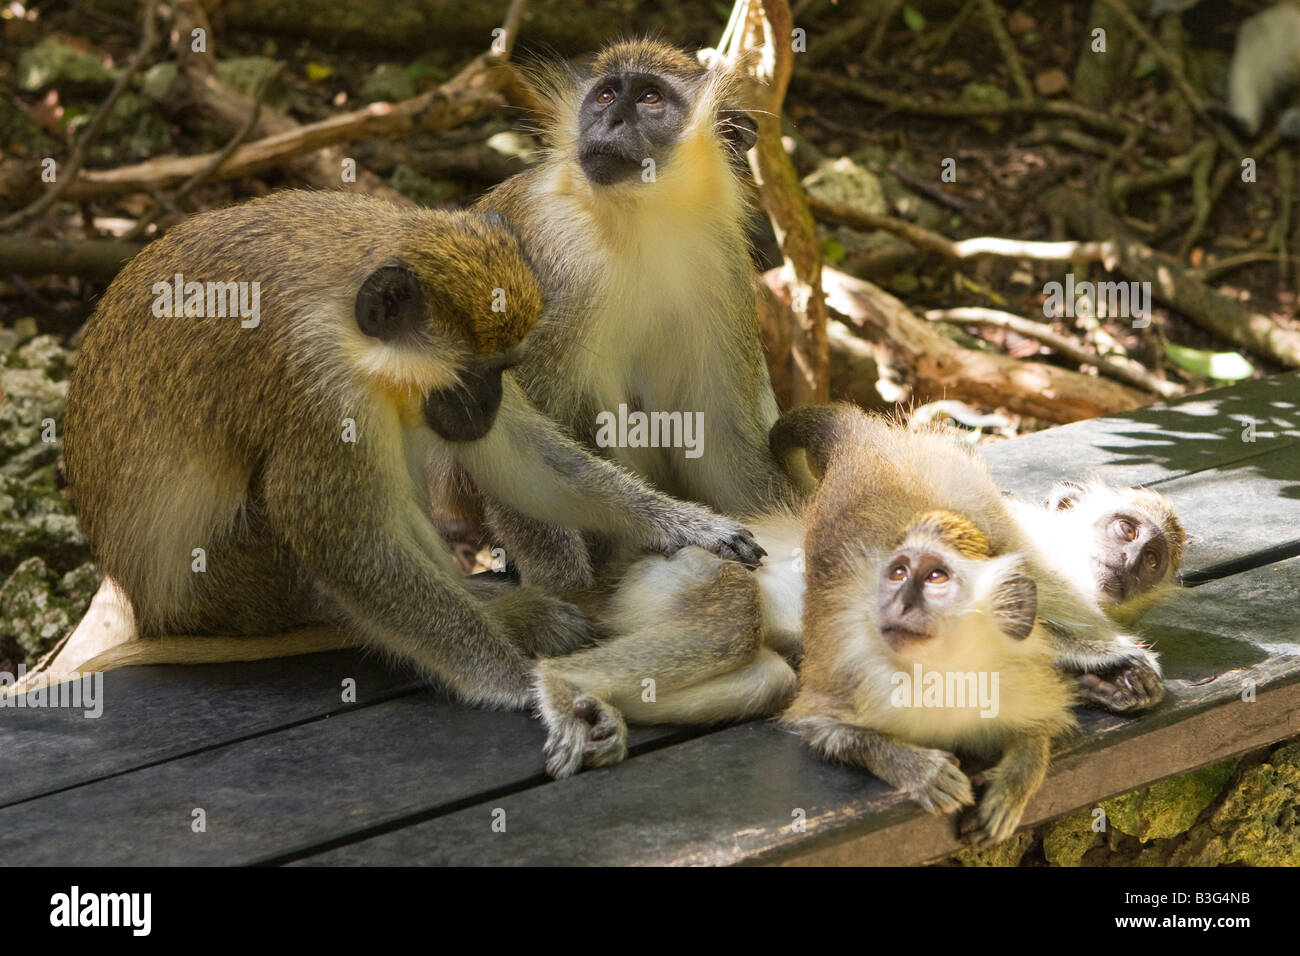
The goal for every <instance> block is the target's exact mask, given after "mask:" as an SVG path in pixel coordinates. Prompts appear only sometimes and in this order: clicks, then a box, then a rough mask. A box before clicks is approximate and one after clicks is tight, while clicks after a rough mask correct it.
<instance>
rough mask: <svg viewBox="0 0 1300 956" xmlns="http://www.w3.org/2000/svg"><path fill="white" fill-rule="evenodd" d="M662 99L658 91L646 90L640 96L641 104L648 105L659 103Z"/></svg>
mask: <svg viewBox="0 0 1300 956" xmlns="http://www.w3.org/2000/svg"><path fill="white" fill-rule="evenodd" d="M663 98H664V97H663V94H662V93H660V92H659V91H658V90H646V91H645V92H644V93H642V94H641V102H642V103H650V104H652V105H653V104H655V103H658V102H660V101H661V100H662V99H663Z"/></svg>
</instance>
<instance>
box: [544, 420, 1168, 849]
mask: <svg viewBox="0 0 1300 956" xmlns="http://www.w3.org/2000/svg"><path fill="white" fill-rule="evenodd" d="M772 446H773V451H774V453H775V454H776V455H777V456H778V458H784V457H786V456H788V455H789V454H791V453H793V452H795V451H797V450H800V449H803V450H805V451H806V452H807V454H808V456H809V458H810V459H811V460H812V463H813V465H814V466H815V469H814V470H816V471H818V472H820V473H821V474H822V476H823V477H822V481H821V484H820V485H819V487H818V489H817V491H816V492H815V493H814V494H813V496H812V497H811V498H810V499H809V501H808V503H807V504H806V505H805V507H804V508H803V509H801V510H798V511H779V512H774V513H769V514H766V515H760V516H757V517H756V518H754V519H753V520H751V521H750V522H749V525H750V527H752V528H753V529H754V531H755V536H756V539H757V540H758V542H759V544H760V545H762V546H763V547H764V548H765V549H766V550H767V551H768V555H769V557H768V560H767V562H766V563H765V564H764V565H763V566H762V567H761V568H760V569H759V570H758V572H757V573H756V574H751V573H749V572H746V571H745V570H744V569H743V568H740V567H737V566H734V565H726V564H724V563H722V562H720V561H718V560H717V559H716V558H714V557H713V556H711V555H708V554H705V553H703V552H701V551H698V550H696V549H685V550H683V551H680V552H678V553H677V554H676V555H674V556H673V557H671V558H666V559H665V558H642V559H639V560H637V561H635V562H634V563H632V564H631V565H630V567H629V568H628V570H627V571H626V573H625V574H624V575H623V577H622V578H621V580H620V581H619V582H618V583H617V585H616V586H615V587H614V588H613V591H612V594H611V595H610V596H609V597H608V599H607V601H606V605H605V607H604V608H603V610H600V611H599V612H598V614H597V619H598V622H599V624H600V626H601V629H602V630H605V631H607V632H611V633H612V634H613V635H614V637H613V639H612V640H609V641H607V642H605V643H603V644H601V645H599V646H597V647H595V648H591V649H587V650H583V651H579V652H577V653H575V654H571V655H568V656H565V657H560V658H554V659H548V660H544V661H542V662H541V663H540V664H539V665H538V667H537V690H538V701H539V707H540V709H541V713H542V716H543V719H544V720H545V721H546V723H547V726H548V729H549V731H550V734H549V737H548V740H547V745H546V753H547V757H548V765H547V766H548V770H549V771H550V772H551V773H552V774H554V775H556V776H565V775H567V774H570V773H573V772H575V771H577V770H579V769H582V768H584V767H592V766H602V765H606V764H609V763H613V762H617V761H618V760H620V759H622V757H623V756H624V755H625V753H626V726H625V721H626V720H627V719H631V720H633V721H636V722H645V723H663V722H673V723H676V722H683V723H697V722H712V721H719V720H730V719H738V718H743V717H750V716H759V715H771V714H775V713H777V712H778V711H780V710H781V709H782V708H783V707H785V706H786V705H787V704H788V705H789V706H788V709H786V710H785V713H784V715H783V717H782V719H783V721H784V722H785V723H786V724H787V725H788V726H791V727H792V728H794V729H795V730H797V731H798V732H799V733H800V734H802V735H803V736H804V737H805V738H806V739H807V740H808V742H809V744H810V746H811V747H812V748H813V749H814V750H815V751H816V752H818V753H819V754H821V755H823V756H825V757H828V758H830V759H832V760H837V761H841V762H846V763H854V764H857V765H860V766H863V767H866V768H867V769H869V770H871V771H872V772H873V773H875V774H876V775H877V776H879V777H881V778H882V779H884V780H885V781H887V782H889V783H890V784H892V785H893V786H895V787H898V788H900V789H902V790H903V791H905V792H907V793H908V794H910V795H911V796H913V797H914V798H916V799H917V800H918V802H920V803H921V804H922V805H923V806H925V807H926V808H927V809H929V810H931V811H933V812H942V813H947V812H952V811H955V810H957V809H958V808H960V807H962V806H966V805H969V804H971V803H972V802H973V799H974V798H973V793H972V790H971V784H970V781H969V780H968V779H967V777H966V776H965V775H964V774H963V773H962V772H961V770H960V769H959V768H958V766H957V763H956V760H955V758H954V757H953V755H952V754H951V753H950V752H949V751H950V750H951V749H953V748H961V749H967V750H974V751H984V752H995V753H1001V754H1002V759H1001V761H1000V762H999V763H998V765H997V766H996V767H995V768H994V769H993V770H992V771H991V772H990V778H991V781H992V782H991V783H990V785H989V788H988V791H987V792H986V794H985V796H984V798H983V799H982V800H981V801H980V803H979V805H978V806H977V807H976V809H975V811H974V813H973V814H972V815H971V816H970V817H969V818H968V821H967V824H966V827H967V834H968V836H969V838H970V839H971V840H972V841H973V842H977V843H980V842H991V841H997V840H1001V839H1005V838H1006V837H1007V836H1009V835H1010V833H1011V832H1013V831H1014V829H1015V826H1016V824H1017V823H1018V821H1019V819H1020V816H1021V813H1022V812H1023V809H1024V806H1025V804H1026V802H1027V801H1028V799H1029V797H1030V796H1031V795H1032V794H1033V792H1034V791H1035V790H1036V789H1037V787H1038V785H1039V784H1040V783H1041V781H1042V778H1043V775H1044V773H1045V772H1046V768H1047V760H1048V752H1049V744H1050V741H1051V739H1052V737H1053V736H1054V735H1056V734H1058V733H1060V732H1061V731H1063V730H1065V729H1066V728H1068V727H1070V726H1071V725H1072V723H1073V720H1072V717H1071V715H1070V712H1069V709H1068V708H1069V704H1070V703H1071V702H1072V699H1073V698H1074V696H1075V695H1076V694H1077V695H1078V696H1079V697H1082V698H1083V699H1086V700H1090V701H1093V702H1096V703H1099V704H1101V705H1103V706H1106V707H1108V708H1109V709H1112V710H1116V711H1120V712H1129V711H1135V710H1140V709H1142V708H1144V707H1147V706H1150V705H1151V704H1154V703H1155V702H1156V701H1158V700H1159V699H1160V696H1161V694H1162V688H1161V682H1160V671H1159V665H1158V663H1157V661H1156V657H1155V655H1154V654H1152V653H1151V652H1150V651H1148V650H1147V649H1145V648H1144V647H1142V646H1141V645H1140V644H1139V643H1138V642H1136V641H1134V640H1133V639H1132V638H1130V637H1128V636H1126V635H1124V634H1122V633H1121V632H1120V631H1119V630H1118V629H1117V627H1116V625H1115V624H1114V623H1113V621H1112V620H1111V618H1110V617H1109V616H1108V614H1107V613H1106V611H1107V609H1108V608H1110V607H1114V606H1116V605H1115V602H1116V601H1118V602H1119V603H1120V606H1122V605H1123V604H1124V603H1126V602H1131V601H1136V600H1145V601H1149V600H1151V598H1152V597H1153V596H1155V595H1157V594H1159V593H1162V592H1164V591H1165V590H1167V589H1168V587H1169V586H1170V584H1171V582H1172V581H1173V579H1174V573H1175V572H1176V569H1177V565H1178V562H1179V560H1180V558H1181V553H1182V548H1183V545H1184V542H1185V535H1184V533H1183V531H1182V527H1181V525H1180V524H1179V523H1178V520H1177V518H1176V517H1175V516H1174V514H1173V512H1172V510H1170V509H1169V508H1168V505H1167V504H1166V503H1165V502H1164V501H1163V499H1161V498H1160V497H1159V496H1157V495H1155V494H1153V493H1151V492H1146V491H1129V490H1117V489H1110V488H1107V487H1106V486H1103V485H1094V486H1093V487H1092V488H1091V489H1082V488H1080V487H1079V486H1072V485H1071V486H1061V487H1059V488H1058V489H1057V490H1056V492H1055V493H1054V496H1053V499H1052V501H1051V502H1049V505H1048V506H1047V507H1030V506H1026V505H1020V504H1013V503H1012V502H1010V501H1009V500H1008V499H1006V498H1005V497H1004V496H1003V495H1002V494H1001V493H1000V492H999V491H998V489H997V488H996V486H995V485H994V483H993V481H992V478H991V477H990V476H989V474H988V471H987V469H986V468H985V466H984V464H983V462H982V460H980V459H979V458H978V456H977V455H976V454H975V453H974V452H973V450H971V449H970V448H969V446H966V445H962V444H958V443H956V442H954V441H953V440H951V439H949V438H947V437H945V436H943V435H941V434H940V433H939V432H937V431H933V430H928V431H920V432H911V431H908V430H906V429H905V428H904V427H902V426H900V425H896V424H893V423H890V422H887V421H885V420H884V419H882V418H880V417H877V416H871V415H867V414H865V413H863V412H862V411H860V410H858V409H856V408H854V407H852V406H848V405H835V406H821V407H815V408H803V409H796V410H795V411H793V412H790V413H788V414H787V415H786V416H784V417H783V418H782V419H781V420H780V421H778V423H777V425H776V427H775V428H774V429H773V432H772ZM1067 502H1068V504H1067ZM1049 529H1050V533H1048V530H1049ZM1049 541H1050V543H1051V545H1052V548H1051V550H1052V551H1053V552H1054V553H1055V552H1057V551H1060V550H1061V549H1062V545H1064V550H1065V551H1071V550H1075V551H1078V552H1079V555H1078V560H1076V559H1075V558H1074V557H1073V556H1068V555H1067V556H1065V557H1059V556H1058V557H1053V556H1049V555H1048V553H1047V551H1046V550H1044V548H1043V545H1045V544H1047V543H1049ZM787 556H790V557H787ZM800 653H802V662H801V663H800V664H799V671H798V676H797V678H796V673H795V670H794V668H793V666H792V665H791V664H790V663H789V662H788V660H787V658H797V657H798V656H799V654H800ZM922 671H929V672H931V673H932V674H934V673H938V674H940V675H943V674H973V675H976V676H979V675H983V676H984V678H986V679H987V678H991V679H992V680H993V681H995V682H996V683H994V684H993V686H994V688H995V690H996V694H995V696H996V697H997V699H996V700H995V701H992V702H991V706H992V708H993V712H992V713H990V712H989V708H990V702H988V701H978V700H975V699H969V700H964V701H962V702H960V703H959V704H954V703H953V702H951V701H948V702H944V701H940V702H939V706H937V707H922V706H919V704H920V697H921V688H920V687H916V688H912V694H911V695H910V697H909V700H908V702H907V703H906V704H905V705H901V706H900V705H899V704H898V700H897V694H896V693H895V691H896V690H897V689H898V686H897V683H896V682H899V681H900V678H901V679H911V678H912V675H913V674H914V673H915V674H917V675H918V676H919V675H920V673H921V672H922ZM1069 671H1076V672H1079V671H1081V672H1083V673H1082V674H1081V675H1080V676H1079V677H1078V679H1077V682H1075V681H1071V680H1070V678H1069V676H1068V672H1069ZM1072 685H1074V686H1072ZM648 687H650V688H653V693H650V694H647V692H646V691H647V688H648ZM796 689H797V695H796ZM792 697H793V702H791V698H792Z"/></svg>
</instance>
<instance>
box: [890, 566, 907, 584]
mask: <svg viewBox="0 0 1300 956" xmlns="http://www.w3.org/2000/svg"><path fill="white" fill-rule="evenodd" d="M889 580H891V581H906V580H907V565H905V564H896V565H894V566H893V567H892V568H890V569H889Z"/></svg>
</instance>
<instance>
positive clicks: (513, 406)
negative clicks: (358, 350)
mask: <svg viewBox="0 0 1300 956" xmlns="http://www.w3.org/2000/svg"><path fill="white" fill-rule="evenodd" d="M502 379H503V386H504V396H503V398H502V401H501V408H500V411H499V412H498V413H497V419H496V422H495V423H494V424H493V427H492V428H491V429H490V430H489V431H488V433H487V434H486V435H485V436H484V437H483V438H481V439H478V440H477V441H472V442H459V443H453V444H452V445H451V446H450V447H451V448H452V453H453V455H454V456H455V457H456V460H457V462H458V463H459V464H460V465H461V467H463V468H464V469H465V471H466V472H468V473H469V475H470V477H471V478H472V479H473V480H474V483H475V484H476V485H477V486H478V487H479V488H480V489H482V490H483V491H485V492H487V493H488V494H489V495H491V496H492V497H494V498H497V499H498V500H500V501H502V502H505V503H506V504H507V505H508V506H510V507H511V508H513V509H515V510H517V511H519V512H522V513H523V514H525V515H527V516H529V517H531V518H534V519H537V520H539V521H545V522H547V523H550V524H557V525H563V526H567V527H570V528H578V529H581V530H584V531H594V532H599V533H602V534H607V535H611V536H615V537H618V538H621V539H624V540H628V541H630V542H632V543H635V544H636V545H639V546H642V547H646V548H649V549H651V550H654V551H659V552H661V553H664V554H671V553H673V552H675V551H678V550H679V549H681V548H684V547H686V546H688V545H695V546H696V547H700V548H704V549H705V550H706V551H711V552H713V553H714V554H717V555H719V556H721V557H724V558H728V559H734V560H739V561H741V562H743V563H744V564H747V565H750V566H757V565H758V563H759V559H760V558H762V556H763V551H762V549H761V548H759V547H758V545H757V544H755V543H754V539H753V537H752V536H751V535H750V534H749V532H748V531H746V530H745V529H744V528H742V527H741V526H740V525H739V524H738V523H736V522H735V521H734V520H732V519H730V518H727V517H724V516H722V515H718V514H714V513H713V512H711V511H709V510H708V509H707V508H705V507H703V506H701V505H696V504H692V503H689V502H683V501H678V500H676V499H675V498H671V497H669V496H668V495H665V494H663V493H661V492H659V491H656V490H654V489H653V488H651V487H650V486H649V485H648V484H646V483H645V482H644V481H642V480H641V479H639V478H637V477H636V476H635V475H633V474H632V473H630V472H628V471H626V470H624V469H623V468H621V467H619V466H618V465H616V464H614V463H613V462H611V461H607V460H606V459H604V458H601V457H599V456H597V455H593V454H592V453H590V452H588V451H586V450H585V449H584V448H583V447H582V446H581V445H579V444H578V443H576V442H575V441H573V440H572V439H571V438H569V437H568V436H567V435H565V434H564V433H563V431H561V429H560V427H559V426H558V425H557V424H556V423H555V422H553V421H551V420H550V419H549V418H547V417H546V416H545V415H543V414H542V413H541V412H539V411H538V410H537V409H536V408H535V407H533V405H532V404H531V403H530V402H529V401H528V399H527V397H526V396H525V395H524V394H523V392H522V390H521V389H520V388H519V386H518V385H517V384H516V383H515V381H514V379H513V378H512V377H511V376H510V375H509V374H507V375H504V376H503V377H502Z"/></svg>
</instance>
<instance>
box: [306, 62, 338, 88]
mask: <svg viewBox="0 0 1300 956" xmlns="http://www.w3.org/2000/svg"><path fill="white" fill-rule="evenodd" d="M333 75H334V67H332V66H330V65H329V64H328V63H317V62H316V61H315V60H309V61H308V62H307V79H309V80H311V81H312V82H313V83H319V82H320V81H321V80H328V79H329V78H330V77H331V76H333Z"/></svg>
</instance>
